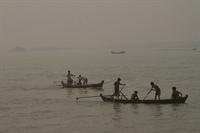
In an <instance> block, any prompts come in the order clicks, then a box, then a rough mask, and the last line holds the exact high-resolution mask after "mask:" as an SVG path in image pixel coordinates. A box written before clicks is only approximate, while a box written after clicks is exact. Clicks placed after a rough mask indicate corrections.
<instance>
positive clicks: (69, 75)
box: [66, 70, 75, 85]
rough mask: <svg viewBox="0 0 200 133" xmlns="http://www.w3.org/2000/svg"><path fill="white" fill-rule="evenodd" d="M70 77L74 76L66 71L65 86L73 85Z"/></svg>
mask: <svg viewBox="0 0 200 133" xmlns="http://www.w3.org/2000/svg"><path fill="white" fill-rule="evenodd" d="M72 76H75V75H74V74H71V71H70V70H68V71H67V75H66V77H67V85H72V84H73V79H72Z"/></svg>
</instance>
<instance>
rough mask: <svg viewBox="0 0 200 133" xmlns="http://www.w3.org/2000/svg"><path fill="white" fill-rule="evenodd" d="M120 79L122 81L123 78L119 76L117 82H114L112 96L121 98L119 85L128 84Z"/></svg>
mask: <svg viewBox="0 0 200 133" xmlns="http://www.w3.org/2000/svg"><path fill="white" fill-rule="evenodd" d="M120 81H121V78H118V79H117V81H115V83H114V93H113V94H112V96H116V97H117V98H119V96H120V91H119V86H120V85H126V84H122V83H120Z"/></svg>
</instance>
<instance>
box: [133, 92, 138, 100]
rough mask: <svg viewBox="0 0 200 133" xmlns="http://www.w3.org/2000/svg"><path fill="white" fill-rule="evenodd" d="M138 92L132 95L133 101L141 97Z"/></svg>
mask: <svg viewBox="0 0 200 133" xmlns="http://www.w3.org/2000/svg"><path fill="white" fill-rule="evenodd" d="M137 94H138V91H134V93H133V94H132V95H131V100H139V97H138V95H137Z"/></svg>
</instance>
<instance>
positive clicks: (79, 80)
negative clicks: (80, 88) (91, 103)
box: [77, 75, 82, 85]
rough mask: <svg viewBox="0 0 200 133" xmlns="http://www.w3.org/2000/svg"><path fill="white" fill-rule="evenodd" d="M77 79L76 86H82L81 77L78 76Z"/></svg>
mask: <svg viewBox="0 0 200 133" xmlns="http://www.w3.org/2000/svg"><path fill="white" fill-rule="evenodd" d="M77 79H78V83H77V85H82V76H81V75H79V76H78V77H77Z"/></svg>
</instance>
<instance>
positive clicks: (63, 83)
mask: <svg viewBox="0 0 200 133" xmlns="http://www.w3.org/2000/svg"><path fill="white" fill-rule="evenodd" d="M103 84H104V80H102V81H101V82H100V83H95V84H86V85H67V83H65V82H64V81H61V85H62V86H63V88H100V89H102V87H103Z"/></svg>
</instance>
